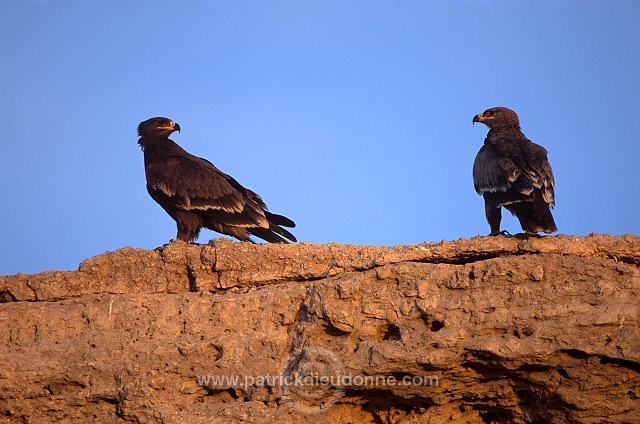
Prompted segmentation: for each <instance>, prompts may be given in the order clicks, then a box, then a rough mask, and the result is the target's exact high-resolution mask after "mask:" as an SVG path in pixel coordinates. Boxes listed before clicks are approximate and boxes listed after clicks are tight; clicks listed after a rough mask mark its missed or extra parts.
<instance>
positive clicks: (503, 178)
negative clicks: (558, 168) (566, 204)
mask: <svg viewBox="0 0 640 424" xmlns="http://www.w3.org/2000/svg"><path fill="white" fill-rule="evenodd" d="M521 137H522V138H521V139H520V140H517V141H511V140H509V139H507V138H502V137H499V136H496V135H494V136H493V137H490V138H488V139H487V141H488V143H485V145H484V146H482V148H481V149H480V151H479V152H478V154H477V155H476V159H475V162H474V164H473V184H474V187H475V189H476V191H477V192H478V194H481V195H482V194H485V193H496V192H507V191H509V190H513V191H515V192H516V193H519V194H521V195H525V196H530V195H532V193H533V191H534V189H537V190H540V193H541V195H542V199H543V200H544V202H545V203H547V204H549V205H551V207H554V206H555V195H554V187H555V181H554V178H553V171H552V170H551V164H550V163H549V160H548V159H547V150H546V149H545V148H544V147H542V146H540V145H538V144H535V143H533V142H531V141H530V140H529V139H527V138H526V137H524V136H521Z"/></svg>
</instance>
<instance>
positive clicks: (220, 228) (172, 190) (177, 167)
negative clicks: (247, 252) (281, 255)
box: [138, 117, 296, 243]
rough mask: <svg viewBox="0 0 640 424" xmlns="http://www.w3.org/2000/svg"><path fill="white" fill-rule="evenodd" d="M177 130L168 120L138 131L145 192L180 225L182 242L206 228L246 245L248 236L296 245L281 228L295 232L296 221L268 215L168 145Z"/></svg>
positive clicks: (206, 165) (256, 199) (244, 192)
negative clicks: (171, 135)
mask: <svg viewBox="0 0 640 424" xmlns="http://www.w3.org/2000/svg"><path fill="white" fill-rule="evenodd" d="M174 131H178V132H180V125H178V124H177V123H175V122H173V121H172V120H170V119H167V118H161V117H158V118H151V119H147V120H146V121H144V122H141V123H140V125H139V126H138V135H139V136H140V138H139V139H138V144H139V145H140V147H141V148H142V150H143V151H144V170H145V174H146V177H147V191H149V194H150V195H151V197H152V198H153V200H155V201H156V202H158V204H159V205H160V206H162V208H163V209H164V210H165V211H166V212H167V213H168V214H169V215H170V216H171V218H173V219H174V220H175V221H176V223H177V225H178V236H177V238H178V239H179V240H183V241H186V242H190V241H193V240H195V239H196V238H197V237H198V234H199V233H200V229H202V228H203V227H204V228H208V229H210V230H213V231H217V232H219V233H222V234H226V235H229V236H233V237H235V238H237V239H239V240H242V241H252V240H251V238H250V235H254V236H256V237H259V238H261V239H263V240H266V241H268V242H271V243H288V241H287V240H286V239H288V240H290V241H293V242H295V241H296V238H295V237H294V236H293V234H291V233H290V232H289V231H287V230H285V229H283V228H282V227H281V226H285V227H291V228H292V227H295V225H296V224H295V223H294V222H293V221H292V220H290V219H289V218H286V217H284V216H282V215H276V214H274V213H271V212H269V211H268V210H267V205H265V203H264V202H263V201H262V199H261V198H260V196H258V195H257V194H256V193H254V192H253V191H251V190H249V189H247V188H244V187H243V186H242V185H240V183H238V182H237V181H236V180H234V179H233V178H232V177H230V176H229V175H227V174H225V173H224V172H222V171H220V170H219V169H218V168H216V167H215V166H213V164H212V163H211V162H209V161H208V160H206V159H202V158H199V157H197V156H193V155H192V154H190V153H188V152H187V151H186V150H184V149H183V148H182V147H180V146H178V145H177V144H176V143H175V142H173V141H172V140H170V139H169V135H170V134H171V133H172V132H174Z"/></svg>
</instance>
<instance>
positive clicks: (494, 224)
mask: <svg viewBox="0 0 640 424" xmlns="http://www.w3.org/2000/svg"><path fill="white" fill-rule="evenodd" d="M484 212H485V215H486V216H487V222H488V223H489V226H490V227H491V233H489V235H490V236H499V235H505V234H504V233H503V232H501V231H500V221H501V220H502V208H501V207H500V206H498V207H495V206H493V205H491V204H489V203H488V202H485V204H484ZM507 234H509V233H508V232H507Z"/></svg>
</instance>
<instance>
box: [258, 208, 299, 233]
mask: <svg viewBox="0 0 640 424" xmlns="http://www.w3.org/2000/svg"><path fill="white" fill-rule="evenodd" d="M264 214H265V216H266V217H267V220H269V223H271V224H276V225H282V226H284V227H289V228H294V227H295V226H296V223H295V222H293V221H292V220H290V219H289V218H287V217H286V216H282V215H278V214H277V213H271V212H269V211H264ZM283 235H284V234H283ZM287 238H288V239H291V237H287Z"/></svg>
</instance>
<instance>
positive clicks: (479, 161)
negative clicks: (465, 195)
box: [473, 144, 522, 195]
mask: <svg viewBox="0 0 640 424" xmlns="http://www.w3.org/2000/svg"><path fill="white" fill-rule="evenodd" d="M521 173H522V172H521V171H520V169H519V168H518V167H517V166H516V165H515V163H513V161H512V160H511V159H509V158H507V157H502V156H500V154H498V152H497V151H496V150H495V149H494V148H493V146H491V145H487V144H485V145H484V146H482V148H481V149H480V151H479V152H478V154H477V155H476V159H475V161H474V162H473V186H474V187H475V189H476V192H477V193H478V194H480V195H483V194H485V193H495V192H499V191H502V192H505V191H507V190H509V189H510V188H511V186H512V184H513V183H514V182H515V181H516V180H517V179H518V177H520V175H521Z"/></svg>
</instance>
